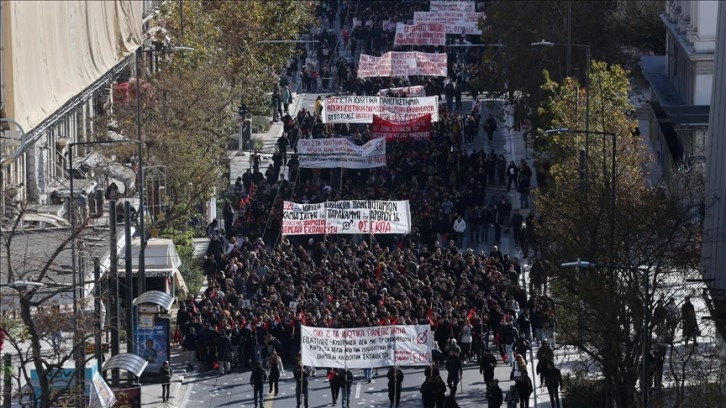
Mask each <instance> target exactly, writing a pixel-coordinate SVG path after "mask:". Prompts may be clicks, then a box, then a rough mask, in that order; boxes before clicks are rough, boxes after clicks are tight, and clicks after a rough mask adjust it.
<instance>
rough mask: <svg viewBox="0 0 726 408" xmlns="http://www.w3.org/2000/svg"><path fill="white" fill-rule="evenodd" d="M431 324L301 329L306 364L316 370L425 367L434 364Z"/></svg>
mask: <svg viewBox="0 0 726 408" xmlns="http://www.w3.org/2000/svg"><path fill="white" fill-rule="evenodd" d="M432 337H433V334H432V333H431V326H429V325H406V326H403V325H395V326H375V327H356V328H350V329H331V328H327V327H308V326H301V328H300V343H301V344H300V346H301V350H302V363H303V364H304V365H308V366H313V367H332V368H377V367H388V366H392V365H394V364H398V365H400V366H422V365H427V364H429V362H430V361H431V341H432Z"/></svg>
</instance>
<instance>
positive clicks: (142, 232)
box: [134, 45, 194, 294]
mask: <svg viewBox="0 0 726 408" xmlns="http://www.w3.org/2000/svg"><path fill="white" fill-rule="evenodd" d="M163 50H164V51H170V52H177V51H193V50H194V48H191V47H183V46H180V47H170V48H164V49H163ZM142 52H155V50H153V49H151V50H145V49H144V47H143V45H142V46H141V47H139V48H138V49H137V51H136V52H135V53H134V58H135V65H136V137H137V139H138V144H139V146H138V148H139V150H138V153H137V154H138V156H139V208H138V211H137V214H138V217H139V237H140V238H141V239H140V243H139V275H138V281H137V282H136V287H137V289H138V292H139V294H142V293H144V292H145V291H146V219H145V216H146V211H145V206H144V170H143V163H144V159H143V157H144V156H143V153H144V145H143V136H142V123H141V81H140V79H141V65H140V58H139V55H140V54H141V53H142Z"/></svg>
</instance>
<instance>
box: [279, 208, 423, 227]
mask: <svg viewBox="0 0 726 408" xmlns="http://www.w3.org/2000/svg"><path fill="white" fill-rule="evenodd" d="M409 232H411V209H410V207H409V204H408V201H383V200H346V201H326V202H324V203H317V204H298V203H293V202H291V201H285V202H284V203H283V206H282V235H319V234H408V233H409Z"/></svg>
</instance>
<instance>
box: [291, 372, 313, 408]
mask: <svg viewBox="0 0 726 408" xmlns="http://www.w3.org/2000/svg"><path fill="white" fill-rule="evenodd" d="M293 377H294V378H295V401H296V402H297V408H300V399H301V398H305V408H308V377H310V370H309V369H308V368H307V367H304V366H303V365H302V362H301V363H298V365H297V367H295V372H294V375H293Z"/></svg>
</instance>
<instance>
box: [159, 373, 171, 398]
mask: <svg viewBox="0 0 726 408" xmlns="http://www.w3.org/2000/svg"><path fill="white" fill-rule="evenodd" d="M159 372H160V373H161V400H162V401H163V402H166V401H168V400H169V389H170V383H171V376H172V375H173V374H174V372H173V371H172V370H171V367H169V366H168V365H162V366H161V369H160V370H159Z"/></svg>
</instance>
